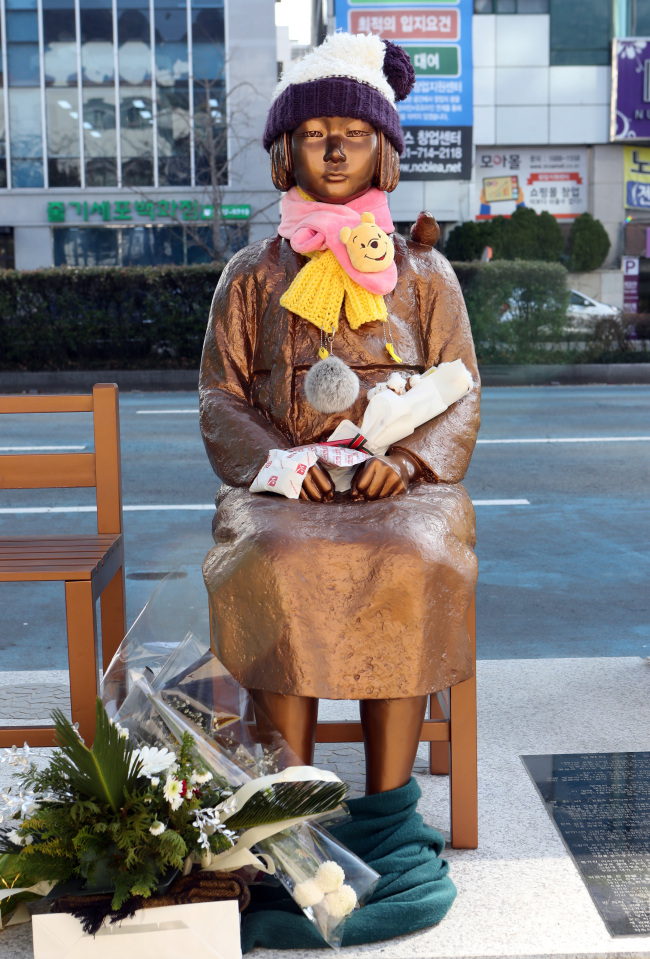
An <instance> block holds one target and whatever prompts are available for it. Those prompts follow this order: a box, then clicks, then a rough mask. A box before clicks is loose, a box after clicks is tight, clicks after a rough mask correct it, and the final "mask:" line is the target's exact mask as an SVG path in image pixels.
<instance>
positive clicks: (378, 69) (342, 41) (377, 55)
mask: <svg viewBox="0 0 650 959" xmlns="http://www.w3.org/2000/svg"><path fill="white" fill-rule="evenodd" d="M385 54H386V47H385V45H384V42H383V40H381V39H380V38H379V37H377V36H375V35H374V34H369V35H366V34H363V33H358V34H353V33H333V34H332V35H331V36H329V37H326V38H325V40H324V41H323V43H322V44H321V45H320V47H316V49H315V50H312V51H311V53H308V54H307V55H306V56H304V57H302V59H301V60H298V61H297V62H296V63H294V64H292V65H291V66H290V67H289V68H288V69H287V70H285V72H284V74H283V75H282V79H281V80H280V82H279V83H278V85H277V87H276V88H275V90H274V91H273V96H272V99H271V102H273V101H274V100H277V98H278V97H279V96H280V94H281V93H282V92H283V91H284V90H286V88H287V87H288V86H289V85H290V84H292V83H309V81H310V80H323V79H324V78H325V77H348V78H349V79H351V80H357V81H358V82H359V83H367V84H368V86H371V87H374V88H375V90H379V92H380V93H381V94H382V95H383V96H385V97H386V99H387V100H388V102H389V103H392V104H393V105H394V104H395V91H394V90H393V88H392V86H391V85H390V83H389V82H388V80H387V79H386V75H385V73H384V56H385Z"/></svg>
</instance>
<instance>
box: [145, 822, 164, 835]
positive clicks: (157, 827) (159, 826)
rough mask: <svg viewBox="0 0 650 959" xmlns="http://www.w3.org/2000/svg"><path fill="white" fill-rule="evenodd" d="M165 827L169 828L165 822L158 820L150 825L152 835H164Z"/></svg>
mask: <svg viewBox="0 0 650 959" xmlns="http://www.w3.org/2000/svg"><path fill="white" fill-rule="evenodd" d="M165 829H167V826H166V825H165V824H164V822H158V820H156V821H155V822H154V823H152V825H151V826H149V832H150V833H151V835H152V836H162V834H163V833H164V831H165Z"/></svg>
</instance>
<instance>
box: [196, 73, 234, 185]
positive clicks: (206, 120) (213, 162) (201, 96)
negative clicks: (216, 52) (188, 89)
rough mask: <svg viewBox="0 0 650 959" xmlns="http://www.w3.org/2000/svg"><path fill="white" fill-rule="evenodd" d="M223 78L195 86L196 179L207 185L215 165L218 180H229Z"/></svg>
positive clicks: (224, 181)
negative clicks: (220, 80) (219, 80)
mask: <svg viewBox="0 0 650 959" xmlns="http://www.w3.org/2000/svg"><path fill="white" fill-rule="evenodd" d="M224 103H225V86H224V84H223V82H215V83H212V84H211V83H208V82H207V81H206V82H205V83H203V84H195V86H194V154H195V164H196V183H197V185H200V186H208V185H210V184H211V181H212V172H211V171H212V169H216V171H217V182H218V183H227V182H228V130H227V128H226V123H225V106H223V105H224Z"/></svg>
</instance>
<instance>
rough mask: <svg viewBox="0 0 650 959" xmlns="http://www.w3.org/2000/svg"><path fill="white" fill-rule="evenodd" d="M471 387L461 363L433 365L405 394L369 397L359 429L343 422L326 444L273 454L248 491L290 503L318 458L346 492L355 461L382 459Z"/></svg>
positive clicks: (339, 489) (387, 391) (388, 391)
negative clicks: (282, 498) (285, 497)
mask: <svg viewBox="0 0 650 959" xmlns="http://www.w3.org/2000/svg"><path fill="white" fill-rule="evenodd" d="M472 388H473V382H472V375H471V373H470V372H469V370H468V369H467V368H466V366H465V364H464V363H463V362H462V360H453V361H452V362H450V363H441V364H440V366H438V367H433V366H432V367H431V368H430V369H428V370H427V371H426V372H425V373H423V374H422V376H420V377H418V379H417V382H416V383H415V385H414V386H413V387H412V388H411V389H410V390H408V391H407V392H405V393H404V394H403V395H398V394H397V393H396V392H394V391H393V389H392V388H388V389H384V390H383V392H379V393H377V394H376V395H374V396H372V397H371V399H370V400H369V401H368V405H367V407H366V411H365V413H364V416H363V420H362V422H361V426H356V425H355V424H354V423H352V422H351V421H350V420H341V422H340V423H339V425H338V426H337V428H336V429H335V430H334V432H333V433H332V434H331V436H330V438H329V440H328V441H327V442H325V443H313V444H312V445H311V446H299V447H296V448H295V449H290V450H271V451H270V453H269V458H268V459H267V461H266V463H265V464H264V466H263V467H262V469H261V470H260V472H259V473H258V474H257V476H256V477H255V479H254V480H253V483H252V485H251V487H250V491H251V493H265V492H271V493H281V494H282V495H283V496H288V497H289V499H298V497H299V496H300V490H301V489H302V483H303V480H304V478H305V476H306V474H307V471H308V470H309V468H310V467H312V466H313V465H314V463H315V462H316V460H320V462H321V463H322V464H323V465H324V466H325V468H326V469H327V471H328V472H329V474H330V477H331V479H332V482H333V483H334V488H335V489H336V491H337V492H340V493H342V492H345V491H346V490H349V489H350V487H351V485H352V478H353V476H354V471H355V469H356V467H357V466H358V465H359V463H363V462H364V460H367V459H369V458H370V457H371V456H377V455H382V454H383V453H385V452H386V451H387V450H388V449H389V448H390V447H391V446H392V444H393V443H397V442H399V440H402V439H404V438H405V437H407V436H410V435H411V433H413V431H414V430H416V429H417V427H418V426H421V425H422V424H423V423H427V422H428V421H429V420H431V419H433V418H434V417H436V416H439V415H440V413H444V411H445V410H446V409H447V408H448V407H449V406H451V404H452V403H455V402H456V401H457V400H460V399H462V397H463V396H465V395H466V394H467V393H469V391H470V390H471V389H472Z"/></svg>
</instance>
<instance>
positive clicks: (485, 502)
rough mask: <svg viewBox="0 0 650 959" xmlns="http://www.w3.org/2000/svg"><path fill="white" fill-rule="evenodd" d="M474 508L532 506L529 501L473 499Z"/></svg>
mask: <svg viewBox="0 0 650 959" xmlns="http://www.w3.org/2000/svg"><path fill="white" fill-rule="evenodd" d="M472 503H473V504H474V506H530V500H529V499H473V500H472Z"/></svg>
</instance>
